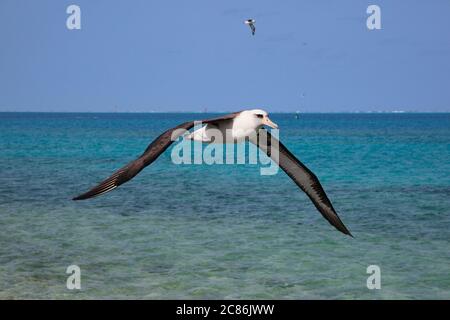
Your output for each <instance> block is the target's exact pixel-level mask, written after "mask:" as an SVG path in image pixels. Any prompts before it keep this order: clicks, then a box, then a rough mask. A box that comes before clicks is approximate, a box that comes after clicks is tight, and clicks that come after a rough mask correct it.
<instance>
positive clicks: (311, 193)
mask: <svg viewBox="0 0 450 320" xmlns="http://www.w3.org/2000/svg"><path fill="white" fill-rule="evenodd" d="M251 142H253V143H255V144H256V145H257V146H258V147H259V148H260V149H261V150H263V151H264V152H265V153H266V154H267V155H268V156H269V157H271V158H272V160H274V161H275V162H276V163H277V164H278V165H279V166H280V168H281V169H283V171H284V172H286V173H287V175H288V176H289V177H290V178H291V179H292V180H293V181H294V182H295V184H297V186H299V187H300V189H302V190H303V191H304V192H305V193H306V194H307V195H308V197H309V198H310V199H311V201H312V202H313V203H314V205H315V206H316V208H317V210H319V212H320V213H321V214H322V216H323V217H324V218H325V219H327V220H328V222H329V223H330V224H331V225H333V226H334V227H335V228H336V229H338V230H339V231H341V232H342V233H345V234H347V235H349V236H352V234H351V233H350V231H349V230H348V229H347V227H346V226H345V225H344V223H343V222H342V221H341V219H340V218H339V216H338V214H337V213H336V211H335V210H334V208H333V205H332V204H331V201H330V200H329V199H328V197H327V195H326V193H325V191H324V190H323V188H322V185H321V184H320V182H319V179H317V177H316V175H315V174H314V173H313V172H312V171H311V170H309V169H308V168H307V167H306V166H305V165H304V164H303V163H301V162H300V160H298V159H297V158H296V157H295V156H294V155H293V154H292V153H291V152H290V151H289V150H288V149H287V148H286V147H285V146H284V145H283V144H282V143H281V142H280V141H278V140H277V139H276V138H274V137H273V136H272V135H271V134H270V132H268V131H267V130H265V129H261V130H260V131H259V134H258V141H254V140H251ZM352 237H353V236H352Z"/></svg>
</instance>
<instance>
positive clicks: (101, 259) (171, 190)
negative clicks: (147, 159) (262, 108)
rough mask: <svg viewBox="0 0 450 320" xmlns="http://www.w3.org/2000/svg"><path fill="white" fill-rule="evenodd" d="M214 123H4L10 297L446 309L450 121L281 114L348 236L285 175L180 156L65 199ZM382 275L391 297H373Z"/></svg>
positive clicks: (33, 117) (3, 281) (22, 117)
mask: <svg viewBox="0 0 450 320" xmlns="http://www.w3.org/2000/svg"><path fill="white" fill-rule="evenodd" d="M212 116H216V115H214V114H208V115H205V114H52V113H47V114H46V113H0V168H1V175H0V182H1V183H0V226H1V229H2V232H1V233H0V298H3V299H5V298H18V299H20V298H32V299H39V298H51V299H62V298H67V299H81V298H89V299H92V298H101V299H105V298H125V299H128V298H138V299H140V298H142V299H169V298H175V299H176V298H192V299H195V298H206V299H221V298H225V299H233V298H247V299H266V298H268V299H271V298H273V299H281V298H286V299H314V298H318V299H387V298H393V299H450V250H449V248H450V114H302V115H300V119H298V120H297V119H295V117H294V115H292V114H273V115H272V116H271V118H273V120H274V121H275V122H276V123H278V124H279V125H280V128H281V131H280V138H281V140H282V141H283V142H284V144H285V145H286V146H287V147H288V148H289V149H290V150H291V151H292V152H293V153H294V154H296V155H297V156H298V157H299V158H300V159H301V160H302V161H303V162H304V163H305V164H306V165H307V166H308V167H309V168H310V169H311V170H312V171H314V172H315V173H316V175H317V176H318V177H319V179H320V180H321V182H322V184H323V186H324V188H325V190H326V191H327V193H328V195H329V197H330V199H331V200H332V202H333V204H334V206H335V208H336V209H337V211H338V212H339V214H340V216H341V218H342V219H343V221H344V222H345V224H346V225H347V226H348V227H349V229H350V230H351V231H352V233H353V234H354V236H355V238H354V239H352V238H350V237H346V236H344V235H342V234H341V233H339V232H337V231H336V230H335V229H334V228H333V227H331V226H330V225H329V224H328V222H327V221H325V220H324V219H323V218H322V217H321V215H320V214H319V213H318V212H317V211H316V209H315V208H314V206H313V205H312V204H311V203H310V201H309V200H308V198H307V197H306V196H305V195H304V194H303V193H302V192H301V191H300V190H299V189H298V188H297V187H296V186H295V184H294V183H293V182H292V181H291V180H290V179H289V178H288V177H287V176H286V175H285V174H284V173H283V172H282V171H281V170H280V172H279V173H278V174H277V175H275V176H261V175H260V170H259V167H258V165H215V166H210V165H206V164H203V165H174V164H173V163H171V160H170V150H169V152H166V153H165V154H164V155H163V156H161V157H160V158H159V159H158V160H157V161H156V162H155V163H154V164H153V165H152V166H150V167H148V168H146V169H145V170H144V171H143V172H142V173H141V174H140V175H139V176H137V177H136V178H135V179H133V180H132V181H131V182H129V183H127V184H125V185H123V186H122V187H120V188H119V189H117V190H115V191H113V192H112V193H109V194H107V195H105V196H103V197H99V198H96V199H93V200H92V201H84V202H73V201H71V200H70V199H71V198H72V197H73V196H74V195H77V194H79V193H81V192H84V191H86V190H87V189H88V188H89V187H92V186H93V185H94V184H95V183H97V182H99V181H100V180H102V179H103V178H106V177H107V176H108V175H109V174H110V173H112V172H113V171H114V170H115V169H117V168H119V167H121V166H122V165H123V164H125V163H127V162H128V161H130V160H132V159H134V158H135V157H136V156H138V155H139V154H140V153H141V152H142V151H143V150H144V149H145V148H146V146H147V145H148V143H150V141H151V140H152V139H153V138H155V137H156V136H157V135H159V134H160V133H161V131H163V130H165V129H167V128H169V127H172V126H175V125H177V124H178V123H180V122H182V121H187V120H191V119H196V118H199V117H201V118H207V117H212ZM72 264H76V265H78V266H80V268H81V285H82V289H81V290H79V291H76V290H75V291H71V290H68V289H66V279H67V276H68V275H67V274H66V273H65V271H66V268H67V266H69V265H72ZM372 264H375V265H378V266H380V268H381V274H382V275H381V286H382V288H381V290H368V289H367V287H366V279H367V277H368V274H367V273H366V268H367V266H369V265H372Z"/></svg>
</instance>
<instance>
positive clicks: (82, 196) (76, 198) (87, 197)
mask: <svg viewBox="0 0 450 320" xmlns="http://www.w3.org/2000/svg"><path fill="white" fill-rule="evenodd" d="M89 198H90V197H89V196H88V195H87V194H85V193H83V194H80V195H79V196H76V197H74V198H72V200H73V201H78V200H86V199H89Z"/></svg>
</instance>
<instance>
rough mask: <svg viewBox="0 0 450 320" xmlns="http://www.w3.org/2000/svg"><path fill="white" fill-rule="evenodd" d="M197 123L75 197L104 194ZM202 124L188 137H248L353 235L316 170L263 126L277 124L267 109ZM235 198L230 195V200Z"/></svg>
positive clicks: (170, 134) (164, 137)
mask: <svg viewBox="0 0 450 320" xmlns="http://www.w3.org/2000/svg"><path fill="white" fill-rule="evenodd" d="M195 123H196V122H195V121H188V122H185V123H182V124H180V125H178V126H176V127H175V128H172V129H169V130H167V131H165V132H164V133H162V134H161V135H160V136H159V137H157V138H156V139H155V140H154V141H153V142H152V143H151V144H150V145H149V146H148V147H147V149H146V150H145V152H144V153H143V154H142V155H141V156H140V157H139V158H137V159H136V160H134V161H132V162H130V163H128V164H127V165H126V166H124V167H122V168H121V169H119V170H117V171H116V172H115V173H113V174H112V175H111V176H110V177H109V178H107V179H106V180H104V181H103V182H101V183H100V184H99V185H97V186H96V187H94V188H92V189H91V190H89V191H88V192H86V193H84V194H82V195H79V196H77V197H75V198H73V200H84V199H89V198H93V197H96V196H99V195H102V194H104V193H107V192H109V191H111V190H114V189H116V188H117V187H118V186H120V185H122V184H124V183H125V182H127V181H129V180H131V179H132V178H134V177H135V176H136V175H137V174H138V173H139V172H140V171H141V170H142V169H144V168H145V167H147V166H148V165H150V164H151V163H152V162H153V161H155V160H156V159H157V158H158V157H159V156H160V155H161V154H162V153H163V152H164V151H165V150H166V149H167V148H168V147H169V146H170V145H171V144H172V143H173V141H174V140H176V139H177V138H178V137H180V136H181V135H182V134H183V132H180V131H181V130H177V129H185V130H190V129H192V128H193V127H194V125H195ZM202 124H205V126H203V127H201V128H200V129H198V130H195V131H194V132H191V133H189V134H188V135H187V136H186V138H188V139H191V140H194V141H202V142H208V143H214V141H211V137H212V136H214V134H215V133H213V132H217V130H219V131H220V132H221V133H222V134H223V137H226V139H225V141H223V142H224V143H238V142H243V141H245V140H247V139H248V140H249V141H250V142H252V143H254V144H255V145H257V146H258V147H259V148H260V149H261V150H262V151H263V152H265V153H266V154H267V155H268V156H269V157H271V159H272V160H273V161H275V162H276V163H277V164H278V165H279V167H280V168H281V169H283V171H284V172H286V173H287V175H288V176H289V177H290V178H291V179H292V180H293V181H294V182H295V184H297V186H299V187H300V189H302V190H303V191H304V192H305V193H306V195H307V196H308V197H309V198H310V199H311V201H312V202H313V204H314V205H315V207H316V208H317V210H319V212H320V213H321V214H322V216H323V217H324V218H325V219H327V220H328V222H329V223H330V224H331V225H333V226H334V227H335V228H336V229H338V230H339V231H341V232H342V233H344V234H347V235H350V236H351V233H350V231H349V230H348V229H347V228H346V227H345V225H344V223H343V222H342V221H341V219H340V218H339V216H338V214H337V213H336V211H335V210H334V208H333V205H332V204H331V201H330V200H329V199H328V197H327V195H326V194H325V191H324V190H323V188H322V185H321V184H320V182H319V180H318V179H317V177H316V176H315V175H314V173H313V172H312V171H311V170H309V169H308V168H307V167H306V166H305V165H304V164H303V163H301V162H300V160H298V159H297V158H296V157H295V156H294V155H293V154H292V153H291V152H290V151H289V150H288V149H287V148H286V147H285V146H284V145H283V144H282V143H281V142H280V141H278V140H277V139H276V138H274V137H273V136H272V135H271V134H270V132H269V131H267V130H266V129H263V126H269V127H272V128H278V126H277V125H276V124H275V123H273V122H272V121H271V120H270V119H269V116H268V114H267V112H266V111H264V110H259V109H255V110H245V111H240V112H235V113H231V114H228V115H225V116H222V117H218V118H213V119H207V120H202ZM210 129H212V130H210ZM230 131H231V134H230ZM174 132H175V133H174ZM173 133H174V134H173ZM263 134H266V138H267V139H265V138H261V136H263ZM255 137H256V138H255ZM227 139H228V140H227ZM264 140H267V141H264ZM206 187H207V186H206ZM269 192H270V190H267V193H269ZM235 200H236V199H232V198H231V199H229V201H230V203H231V202H233V201H235ZM275 200H276V198H274V197H272V198H269V199H268V200H267V201H268V202H272V201H275Z"/></svg>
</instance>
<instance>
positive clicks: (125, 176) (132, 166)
mask: <svg viewBox="0 0 450 320" xmlns="http://www.w3.org/2000/svg"><path fill="white" fill-rule="evenodd" d="M193 126H194V121H189V122H185V123H182V124H180V125H179V126H177V127H175V128H172V129H169V130H167V131H165V132H164V133H162V134H161V135H160V136H159V137H158V138H156V139H155V140H153V142H152V143H151V144H150V145H149V146H148V147H147V149H146V150H145V151H144V153H143V154H142V155H141V156H140V157H139V158H137V159H136V160H134V161H131V162H130V163H128V164H127V165H126V166H124V167H122V168H120V169H119V170H117V171H116V172H114V173H113V174H112V175H111V176H110V177H109V178H108V179H106V180H104V181H102V182H100V183H99V184H98V185H97V186H95V187H94V188H92V189H91V190H89V191H88V192H86V193H83V194H82V195H79V196H78V197H75V198H73V199H72V200H85V199H89V198H94V197H97V196H99V195H102V194H104V193H107V192H109V191H111V190H114V189H115V188H117V187H118V186H120V185H121V184H124V183H125V182H127V181H128V180H131V179H132V178H134V177H135V176H136V175H137V174H138V173H139V172H141V170H142V169H144V168H145V167H146V166H148V165H150V164H151V163H152V162H153V161H155V160H156V159H157V158H158V157H159V156H160V155H161V153H163V152H164V151H165V150H166V149H167V148H168V147H169V146H170V145H171V144H172V143H173V142H174V141H175V140H176V139H177V138H178V137H179V136H180V135H181V134H182V133H183V131H182V130H180V131H178V132H179V133H177V131H176V130H177V129H184V130H189V129H191V128H192V127H193ZM173 133H175V136H172V134H173Z"/></svg>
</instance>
